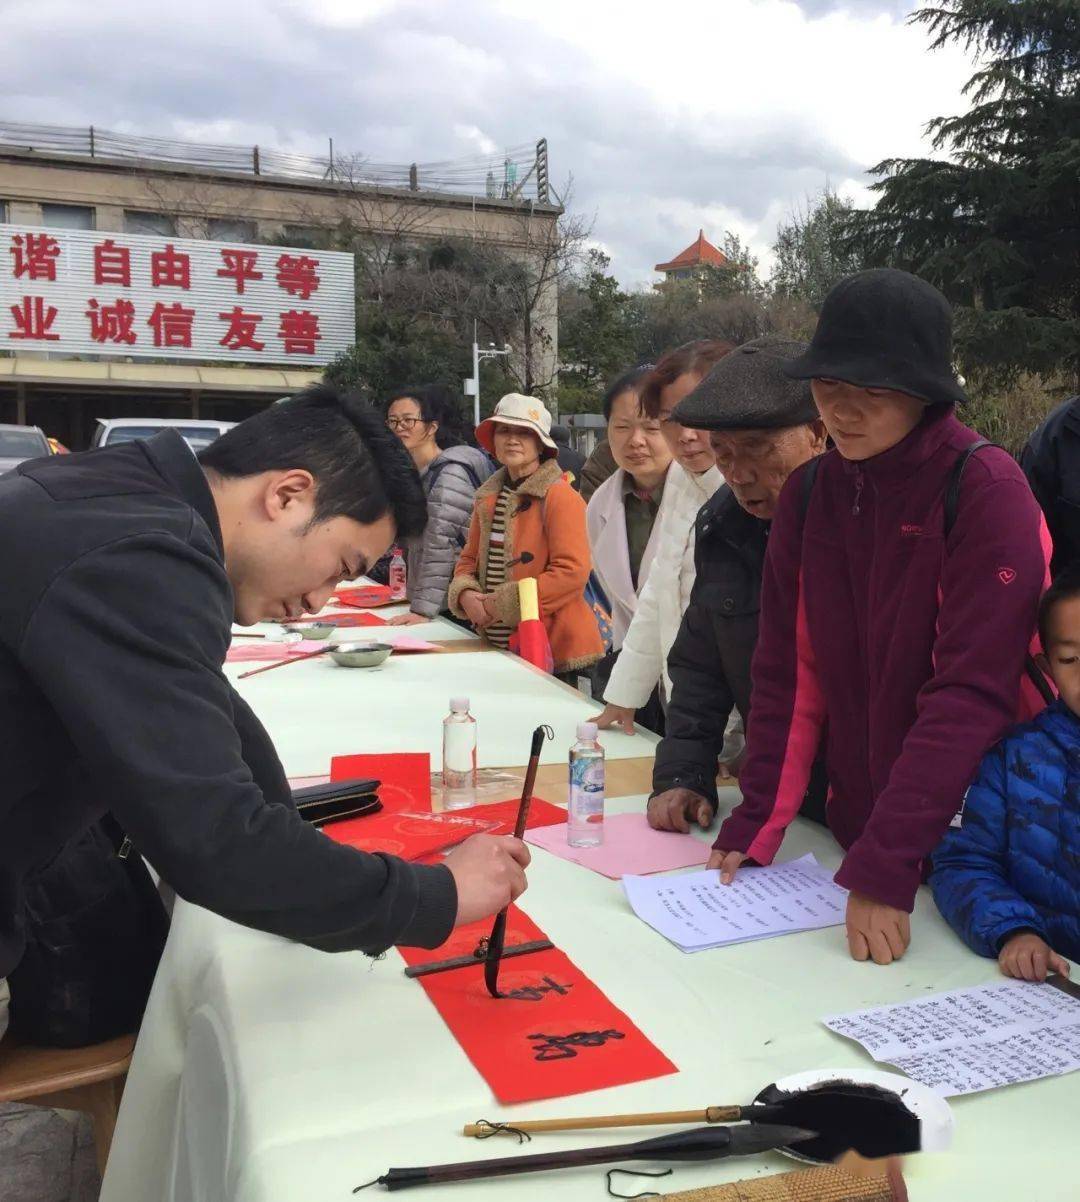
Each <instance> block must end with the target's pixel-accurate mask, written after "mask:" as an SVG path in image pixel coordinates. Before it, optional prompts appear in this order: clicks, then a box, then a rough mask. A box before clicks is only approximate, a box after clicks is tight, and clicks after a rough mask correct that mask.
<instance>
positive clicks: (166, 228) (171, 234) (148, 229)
mask: <svg viewBox="0 0 1080 1202" xmlns="http://www.w3.org/2000/svg"><path fill="white" fill-rule="evenodd" d="M124 229H125V230H127V232H128V233H129V234H164V235H165V236H166V237H168V238H175V237H176V218H175V217H173V216H171V215H170V214H169V213H147V212H140V211H139V210H137V209H125V210H124Z"/></svg>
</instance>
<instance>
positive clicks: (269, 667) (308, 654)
mask: <svg viewBox="0 0 1080 1202" xmlns="http://www.w3.org/2000/svg"><path fill="white" fill-rule="evenodd" d="M329 650H330V647H320V648H319V649H318V651H305V652H303V653H302V654H301V655H290V656H289V658H288V659H279V660H278V661H277V662H276V663H273V664H263V666H262V667H261V668H252V669H251V671H250V672H241V673H240V675H239V676H238V677H237V678H236V679H237V680H247V678H248V677H249V676H258V675H259V673H260V672H273V670H274V669H275V668H284V667H285V665H286V664H302V663H303V662H304V660H306V659H314V658H315V657H316V656H317V655H325V654H326V653H327V652H328V651H329Z"/></svg>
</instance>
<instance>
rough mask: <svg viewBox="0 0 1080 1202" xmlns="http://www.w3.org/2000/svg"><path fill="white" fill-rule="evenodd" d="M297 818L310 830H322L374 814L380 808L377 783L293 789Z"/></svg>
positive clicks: (339, 783)
mask: <svg viewBox="0 0 1080 1202" xmlns="http://www.w3.org/2000/svg"><path fill="white" fill-rule="evenodd" d="M293 801H295V802H296V808H297V810H298V811H299V814H300V817H301V818H304V819H306V820H307V821H308V822H310V823H311V825H312V826H325V825H326V824H327V823H328V822H340V821H342V820H343V819H345V818H363V817H364V816H365V815H367V814H377V813H378V812H379V811H380V810H381V809H382V808H383V807H382V802H381V801H380V800H379V782H378V781H377V780H338V781H331V782H329V783H327V784H325V785H307V786H306V787H305V788H303V789H293Z"/></svg>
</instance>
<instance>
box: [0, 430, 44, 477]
mask: <svg viewBox="0 0 1080 1202" xmlns="http://www.w3.org/2000/svg"><path fill="white" fill-rule="evenodd" d="M51 454H52V447H50V446H49V440H48V439H47V438H46V437H45V431H44V430H42V429H40V428H39V427H38V426H0V476H2V475H3V474H4V473H5V472H10V471H11V470H12V469H13V468H17V467H18V466H19V464H20V463H22V462H23V461H24V460H27V459H37V458H38V457H39V456H40V455H51Z"/></svg>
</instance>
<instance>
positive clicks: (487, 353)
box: [465, 321, 510, 426]
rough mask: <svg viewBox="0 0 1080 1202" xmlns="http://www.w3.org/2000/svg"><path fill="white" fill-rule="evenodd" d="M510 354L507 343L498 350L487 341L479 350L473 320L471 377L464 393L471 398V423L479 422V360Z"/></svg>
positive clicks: (466, 383) (467, 381)
mask: <svg viewBox="0 0 1080 1202" xmlns="http://www.w3.org/2000/svg"><path fill="white" fill-rule="evenodd" d="M509 354H510V345H509V343H508V344H507V345H506V346H504V347H503V349H502V350H499V349H498V347H497V346H496V345H495V343H494V342H489V343H488V344H487V347H486V348H485V349H483V350H481V348H480V345H479V343H478V342H477V341H476V322H475V321H474V322H473V344H472V379H471V380H466V381H465V395H466V396H471V397H472V399H473V424H474V425H477V426H478V425H479V424H480V362H481V360H482V359H498V358H499V357H500V356H504V355H509Z"/></svg>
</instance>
